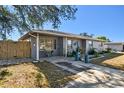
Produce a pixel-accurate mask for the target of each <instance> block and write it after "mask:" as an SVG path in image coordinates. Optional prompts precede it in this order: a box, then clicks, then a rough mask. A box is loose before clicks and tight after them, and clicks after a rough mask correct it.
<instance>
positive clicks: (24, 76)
mask: <svg viewBox="0 0 124 93" xmlns="http://www.w3.org/2000/svg"><path fill="white" fill-rule="evenodd" d="M3 71H4V73H6V74H4V77H3V78H2V79H1V80H0V87H7V88H8V87H9V88H15V87H16V88H33V87H38V86H42V87H47V86H48V82H47V79H46V78H45V76H44V74H42V73H39V72H38V68H37V67H36V66H35V65H33V64H32V63H23V64H19V65H13V66H12V65H11V66H7V67H2V68H1V69H0V72H2V73H3ZM7 73H11V74H9V75H8V74H7ZM37 75H40V76H41V77H40V80H39V81H37ZM39 82H42V83H39ZM38 84H39V85H38Z"/></svg>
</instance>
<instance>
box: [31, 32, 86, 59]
mask: <svg viewBox="0 0 124 93" xmlns="http://www.w3.org/2000/svg"><path fill="white" fill-rule="evenodd" d="M31 43H32V58H33V59H36V60H39V59H44V58H48V59H49V57H51V58H52V57H54V56H56V57H57V56H59V57H60V58H61V57H62V58H63V57H64V58H67V57H70V58H71V59H73V60H74V56H73V55H72V54H73V52H75V51H76V50H77V48H79V49H80V51H81V52H82V54H84V53H85V52H86V51H88V48H87V46H88V45H87V40H85V39H77V38H70V37H60V36H52V35H43V34H37V35H36V37H35V38H34V37H31ZM51 58H50V59H51ZM70 58H69V59H70ZM67 59H68V58H67Z"/></svg>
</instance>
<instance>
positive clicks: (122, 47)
mask: <svg viewBox="0 0 124 93" xmlns="http://www.w3.org/2000/svg"><path fill="white" fill-rule="evenodd" d="M105 46H106V47H107V48H110V49H112V50H113V51H119V52H124V42H108V43H105Z"/></svg>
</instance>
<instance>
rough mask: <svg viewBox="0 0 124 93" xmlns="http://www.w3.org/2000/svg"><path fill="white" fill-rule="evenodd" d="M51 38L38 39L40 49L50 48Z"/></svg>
mask: <svg viewBox="0 0 124 93" xmlns="http://www.w3.org/2000/svg"><path fill="white" fill-rule="evenodd" d="M52 44H53V43H52V40H51V39H40V50H52Z"/></svg>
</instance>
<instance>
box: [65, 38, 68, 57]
mask: <svg viewBox="0 0 124 93" xmlns="http://www.w3.org/2000/svg"><path fill="white" fill-rule="evenodd" d="M67 42H68V40H67V37H65V57H67Z"/></svg>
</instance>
